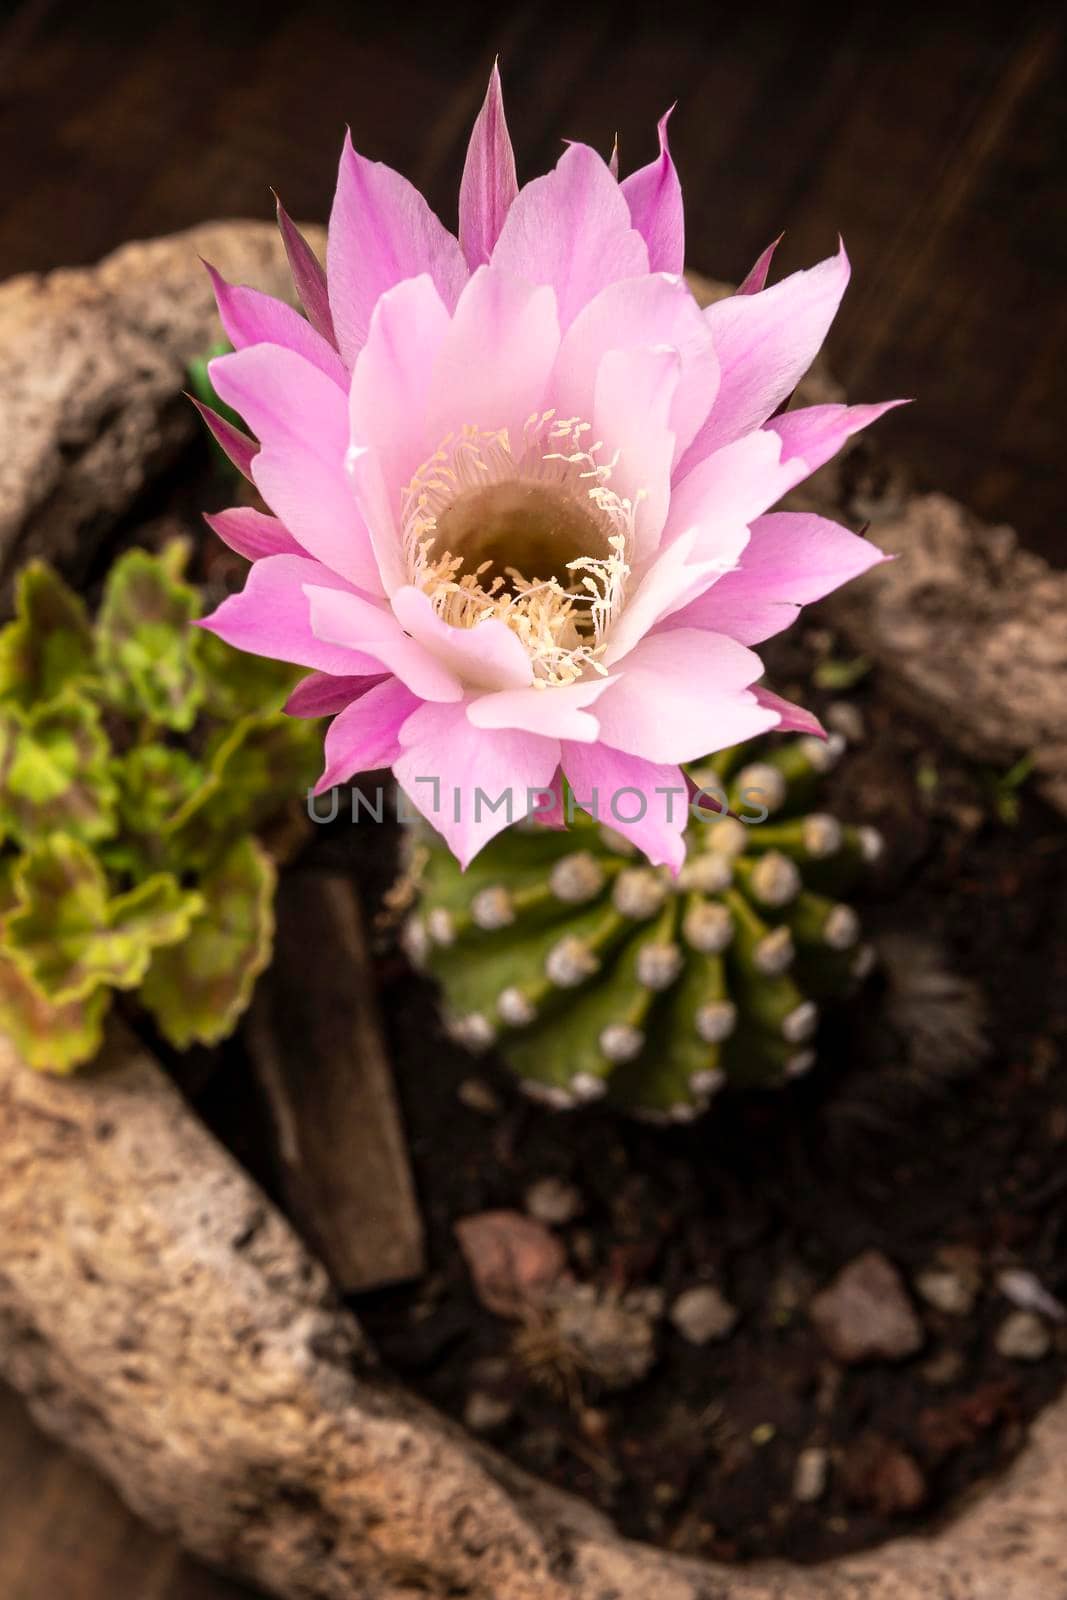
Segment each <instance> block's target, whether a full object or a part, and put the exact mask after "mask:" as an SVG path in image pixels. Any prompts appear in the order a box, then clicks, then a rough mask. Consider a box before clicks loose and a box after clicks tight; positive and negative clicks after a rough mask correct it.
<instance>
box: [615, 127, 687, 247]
mask: <svg viewBox="0 0 1067 1600" xmlns="http://www.w3.org/2000/svg"><path fill="white" fill-rule="evenodd" d="M673 110H674V107H673V106H672V107H671V111H673ZM670 115H671V112H670V111H668V112H667V113H666V114H665V115H664V116H662V117H661V118H660V120H659V124H658V126H657V132H658V134H659V157H658V159H657V160H656V161H651V162H649V164H648V166H647V167H641V168H639V169H638V171H637V172H632V173H631V174H630V176H629V177H628V178H624V179H623V181H622V183H621V184H620V185H619V187H620V189H621V190H622V192H623V194H624V195H625V196H626V204H627V205H628V206H629V208H630V219H631V221H632V222H633V225H634V227H635V228H636V229H637V231H638V233H639V234H640V235H641V237H642V239H644V241H645V243H646V244H647V246H648V265H649V269H650V270H651V271H652V272H675V273H681V271H682V268H683V266H684V265H685V209H684V207H683V205H682V186H681V184H680V183H679V181H678V173H677V172H676V170H675V166H674V162H673V161H672V160H671V153H670V150H669V149H668V148H667V123H668V121H669V120H670Z"/></svg>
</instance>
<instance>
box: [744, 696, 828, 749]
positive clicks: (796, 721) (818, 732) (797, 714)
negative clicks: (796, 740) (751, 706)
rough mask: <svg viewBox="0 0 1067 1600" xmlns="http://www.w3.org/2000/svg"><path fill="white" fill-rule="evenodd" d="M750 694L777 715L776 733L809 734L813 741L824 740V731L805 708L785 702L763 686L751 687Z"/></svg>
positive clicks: (811, 712)
mask: <svg viewBox="0 0 1067 1600" xmlns="http://www.w3.org/2000/svg"><path fill="white" fill-rule="evenodd" d="M752 693H753V694H754V695H755V697H756V699H757V700H758V701H759V703H760V705H761V706H765V707H766V708H767V710H768V711H775V712H777V714H778V717H779V721H778V724H777V730H776V731H777V732H778V733H809V734H811V735H812V737H813V738H815V739H825V738H826V729H825V728H824V727H823V725H822V723H821V722H820V721H819V719H818V717H817V716H816V715H815V713H814V711H808V710H807V708H806V707H805V706H798V705H795V704H794V702H793V701H792V700H785V699H783V698H782V696H781V695H780V694H775V692H774V690H773V689H766V688H764V686H763V684H761V683H757V684H754V685H753V688H752Z"/></svg>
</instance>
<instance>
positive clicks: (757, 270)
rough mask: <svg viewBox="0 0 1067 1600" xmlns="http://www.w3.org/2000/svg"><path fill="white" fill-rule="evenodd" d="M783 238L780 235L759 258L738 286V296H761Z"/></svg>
mask: <svg viewBox="0 0 1067 1600" xmlns="http://www.w3.org/2000/svg"><path fill="white" fill-rule="evenodd" d="M783 237H784V235H783V234H779V235H778V237H777V239H772V240H771V242H770V244H769V245H768V246H767V248H766V250H764V252H763V254H762V255H760V256H757V258H756V260H755V261H754V262H753V264H752V266H751V267H749V269H748V272H747V273H746V275H745V277H744V278H743V279H742V280H741V282H740V283H739V284H738V286H737V290H736V292H737V293H738V294H759V293H760V291H761V290H762V289H765V288H766V287H767V274H768V273H769V272H770V270H771V262H772V261H773V260H774V252H775V251H776V250H777V248H778V246H779V245H780V244H781V242H782V239H783Z"/></svg>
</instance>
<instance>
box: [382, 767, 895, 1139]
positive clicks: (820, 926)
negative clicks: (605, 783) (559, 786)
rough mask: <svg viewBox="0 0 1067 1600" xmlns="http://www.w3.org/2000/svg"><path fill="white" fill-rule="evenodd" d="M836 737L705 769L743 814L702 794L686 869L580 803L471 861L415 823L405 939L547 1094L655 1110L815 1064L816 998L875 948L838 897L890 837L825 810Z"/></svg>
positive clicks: (677, 1114) (842, 986)
mask: <svg viewBox="0 0 1067 1600" xmlns="http://www.w3.org/2000/svg"><path fill="white" fill-rule="evenodd" d="M840 746H841V741H840V739H839V737H838V736H833V737H832V738H831V740H830V741H829V742H827V743H823V742H822V741H820V740H818V739H814V738H801V739H798V740H795V741H792V742H790V743H788V744H774V743H772V742H771V741H770V740H766V739H765V740H757V741H753V742H751V743H749V744H747V745H741V746H737V747H735V748H734V749H731V750H727V751H724V752H722V753H721V754H720V755H718V756H716V757H715V758H714V759H713V760H712V761H710V762H708V763H706V764H704V765H702V766H701V767H700V768H699V769H697V770H692V771H691V772H690V776H691V777H692V778H693V779H694V781H695V783H696V784H697V785H698V786H700V787H703V788H705V789H707V790H709V791H711V790H713V791H715V792H717V793H718V794H721V795H723V796H724V797H725V798H726V800H727V801H728V803H729V812H730V814H722V815H717V814H716V813H715V811H714V810H705V809H701V810H700V815H699V816H697V815H696V813H695V812H694V811H693V808H691V820H690V822H689V825H688V832H687V841H686V842H687V855H686V860H685V863H684V865H683V867H682V870H681V872H680V873H679V875H678V877H677V878H674V877H672V875H671V873H670V872H669V870H668V869H667V868H653V867H650V866H648V865H647V864H645V863H643V862H641V861H640V860H639V859H638V858H637V856H636V853H635V851H634V849H633V847H632V846H631V845H629V844H628V843H627V841H626V840H625V839H623V838H622V837H621V836H620V835H619V834H618V833H616V832H614V831H613V830H612V829H610V828H607V827H603V826H601V825H599V824H598V823H597V822H596V821H595V820H594V819H593V818H592V817H590V816H589V815H587V814H586V813H584V812H582V811H580V810H576V811H575V812H574V814H573V825H572V827H571V828H570V830H569V831H566V832H561V831H555V830H551V829H548V828H545V827H542V826H540V825H539V824H536V823H535V824H532V825H531V824H521V825H519V826H518V827H516V828H512V829H510V830H508V831H507V832H505V833H504V834H501V835H499V836H498V837H497V838H496V839H495V840H494V841H493V842H492V843H491V844H490V845H488V846H487V847H486V849H484V850H483V851H482V852H481V854H480V855H478V856H477V857H476V858H475V860H474V861H473V863H472V864H471V866H470V867H469V868H468V869H467V871H466V872H462V871H460V869H459V867H458V866H457V864H456V862H455V860H454V858H453V856H452V855H451V853H450V851H449V850H448V849H447V847H446V846H445V845H444V843H443V841H442V840H441V839H440V837H439V836H438V835H437V834H435V833H432V832H431V831H430V830H429V829H426V828H424V827H421V826H420V828H419V829H418V830H417V831H413V832H412V834H411V835H409V839H410V845H409V852H410V861H409V882H411V881H414V883H415V884H416V885H417V891H418V903H417V906H416V908H415V909H414V910H413V911H412V912H411V913H410V915H409V916H408V918H407V921H406V923H405V925H404V933H403V939H404V944H405V947H406V949H407V951H408V953H409V955H410V956H411V958H412V959H413V960H414V961H415V963H416V964H417V965H418V966H420V967H423V968H425V969H426V970H428V971H429V972H430V973H431V974H432V975H433V976H434V977H435V978H436V979H437V980H438V982H439V984H440V987H441V991H442V1000H443V1006H444V1010H445V1019H446V1026H447V1028H448V1030H449V1032H450V1033H451V1034H452V1036H453V1037H455V1038H456V1039H457V1040H459V1041H460V1042H461V1043H463V1044H466V1045H468V1046H469V1047H471V1048H474V1049H485V1048H489V1047H490V1046H495V1047H496V1049H497V1050H498V1051H499V1052H500V1054H501V1055H502V1056H503V1058H504V1060H505V1061H506V1062H507V1064H508V1066H509V1067H510V1068H511V1069H512V1070H513V1071H514V1072H515V1074H516V1075H517V1076H518V1078H519V1081H520V1084H521V1087H522V1088H523V1089H524V1090H525V1092H526V1093H527V1094H529V1095H530V1096H532V1097H533V1098H534V1099H536V1100H540V1101H542V1102H544V1103H546V1104H548V1105H550V1106H554V1107H557V1108H560V1109H565V1108H567V1107H570V1106H574V1105H577V1104H579V1103H581V1102H583V1101H589V1100H595V1099H597V1098H599V1097H600V1096H602V1095H607V1096H609V1097H610V1099H611V1100H612V1101H613V1102H614V1103H615V1104H617V1105H619V1106H621V1107H623V1108H625V1109H626V1110H628V1111H631V1112H633V1113H634V1114H636V1115H639V1116H642V1117H644V1118H646V1119H648V1120H651V1121H654V1122H685V1121H689V1120H691V1119H692V1118H693V1117H695V1116H697V1115H698V1114H699V1113H700V1112H701V1111H702V1110H704V1109H705V1108H706V1106H707V1105H708V1104H709V1102H710V1101H711V1099H712V1097H713V1096H714V1095H715V1093H716V1092H717V1091H718V1090H719V1089H721V1088H722V1087H723V1086H724V1085H725V1084H727V1083H729V1084H736V1085H752V1086H766V1085H771V1084H776V1083H780V1082H783V1081H785V1080H787V1079H790V1078H793V1077H796V1076H798V1075H800V1074H801V1073H804V1072H806V1071H807V1070H808V1069H809V1068H810V1067H811V1066H812V1065H813V1064H814V1060H815V1055H814V1049H813V1039H814V1035H815V1031H816V1026H817V1023H818V1018H819V1005H820V1003H821V1002H822V1001H824V1000H827V999H832V998H834V997H836V996H841V995H843V994H845V993H846V992H847V991H848V990H849V989H850V988H852V987H853V986H854V985H855V984H856V983H857V982H859V981H860V980H861V979H862V978H863V977H864V976H865V975H866V973H867V972H868V971H869V969H870V965H871V962H872V952H871V950H870V948H869V947H868V946H866V945H863V944H862V943H861V942H860V929H859V921H858V918H857V917H856V914H855V912H854V911H853V910H852V908H851V907H850V906H848V905H846V904H844V903H843V902H842V900H841V899H840V898H839V897H840V896H841V895H842V894H844V893H847V891H848V889H849V887H850V886H851V884H852V883H854V882H855V880H856V878H857V877H858V876H859V874H860V873H861V871H862V869H863V867H864V865H865V863H867V862H868V861H871V860H873V859H874V858H875V857H876V856H877V855H878V854H879V853H880V851H881V839H880V836H879V835H878V834H877V832H876V831H875V830H874V829H872V828H864V827H860V828H856V827H845V826H843V825H842V824H841V823H840V822H839V821H838V820H837V819H836V818H835V817H832V816H830V815H827V814H826V813H824V812H819V811H815V810H813V809H811V808H812V805H813V803H814V801H815V798H816V795H817V791H818V787H819V782H820V779H821V776H822V774H823V773H824V772H825V771H826V770H827V769H828V767H829V766H830V765H831V764H832V763H833V762H834V761H835V760H836V758H837V756H838V755H839V754H840ZM760 813H765V815H764V816H763V817H762V819H761V820H757V818H759V817H760ZM743 819H747V820H743Z"/></svg>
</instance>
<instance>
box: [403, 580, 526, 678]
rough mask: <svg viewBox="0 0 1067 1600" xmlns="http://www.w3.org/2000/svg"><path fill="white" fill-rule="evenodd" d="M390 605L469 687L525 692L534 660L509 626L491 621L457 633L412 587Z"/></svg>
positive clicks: (413, 633)
mask: <svg viewBox="0 0 1067 1600" xmlns="http://www.w3.org/2000/svg"><path fill="white" fill-rule="evenodd" d="M390 604H391V605H392V607H393V614H394V616H395V617H396V619H397V621H398V622H399V623H400V626H401V627H402V628H403V629H404V630H405V632H406V633H409V634H410V635H411V637H412V638H413V639H417V640H418V642H419V643H420V644H421V645H423V646H424V647H425V649H426V650H427V651H428V653H429V654H430V655H432V656H434V657H435V658H436V659H437V660H438V661H440V662H442V663H443V664H444V665H445V666H447V668H448V670H449V671H450V672H451V673H452V674H453V675H454V676H455V677H456V678H457V679H458V680H459V681H460V682H461V683H463V684H465V685H466V687H467V688H471V689H490V690H492V689H520V688H522V687H524V686H525V685H526V684H528V683H529V682H530V678H531V668H530V658H529V656H528V655H527V653H526V651H525V650H524V649H523V647H522V645H521V644H520V642H519V638H518V635H517V634H515V633H513V632H512V630H511V629H510V628H509V627H508V625H507V623H505V622H500V621H498V620H497V618H495V617H488V618H486V620H485V621H484V622H476V623H475V624H474V627H473V628H454V627H452V626H451V625H450V624H449V623H447V622H445V621H444V620H443V618H441V617H439V616H438V615H437V613H436V612H435V611H434V608H433V605H432V603H431V601H430V597H429V596H428V595H425V594H423V592H422V590H421V589H416V588H414V587H413V585H411V584H407V585H405V586H404V588H402V589H398V590H397V591H396V592H395V594H394V595H393V596H392V599H391V601H390ZM449 698H452V697H451V696H449Z"/></svg>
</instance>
